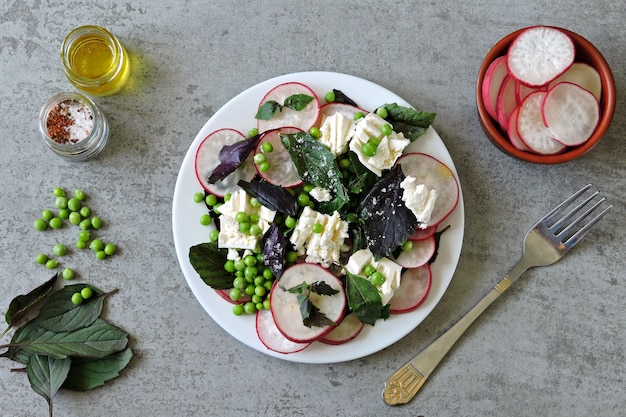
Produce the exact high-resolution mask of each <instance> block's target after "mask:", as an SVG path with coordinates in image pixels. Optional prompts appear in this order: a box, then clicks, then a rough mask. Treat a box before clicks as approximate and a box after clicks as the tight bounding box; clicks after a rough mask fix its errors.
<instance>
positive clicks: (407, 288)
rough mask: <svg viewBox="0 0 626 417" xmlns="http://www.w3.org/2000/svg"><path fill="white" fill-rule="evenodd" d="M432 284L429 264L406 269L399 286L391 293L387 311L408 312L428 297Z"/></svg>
mask: <svg viewBox="0 0 626 417" xmlns="http://www.w3.org/2000/svg"><path fill="white" fill-rule="evenodd" d="M431 286H432V273H431V270H430V265H428V264H426V265H424V266H421V267H419V268H413V269H407V270H406V271H405V272H404V273H403V274H402V278H401V279H400V286H399V287H398V289H397V290H396V292H395V293H394V295H393V298H392V299H391V302H390V306H389V307H390V308H389V311H390V312H391V313H392V314H401V313H408V312H409V311H413V310H415V309H416V308H418V307H419V306H420V305H421V304H422V303H423V302H424V301H425V300H426V298H427V297H428V294H429V293H430V287H431Z"/></svg>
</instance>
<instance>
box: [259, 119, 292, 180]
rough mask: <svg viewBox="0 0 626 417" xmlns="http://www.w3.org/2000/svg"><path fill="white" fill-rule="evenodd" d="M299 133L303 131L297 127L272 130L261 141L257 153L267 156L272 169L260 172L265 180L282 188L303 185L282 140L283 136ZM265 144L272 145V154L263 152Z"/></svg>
mask: <svg viewBox="0 0 626 417" xmlns="http://www.w3.org/2000/svg"><path fill="white" fill-rule="evenodd" d="M297 132H301V130H300V129H298V128H295V127H282V128H280V129H274V130H270V131H269V132H267V133H266V134H265V135H263V138H262V139H261V140H260V141H259V145H258V147H257V149H256V153H264V154H265V158H266V160H267V162H268V163H269V164H270V169H268V170H267V171H265V172H261V171H259V175H260V176H261V177H263V179H265V180H266V181H268V182H271V183H272V184H274V185H280V186H282V187H295V186H297V185H300V184H302V178H300V175H299V174H298V169H297V168H296V165H295V164H294V163H293V160H292V159H291V156H290V155H289V152H288V151H287V148H285V146H284V145H283V143H282V142H281V140H280V135H281V134H290V133H297ZM265 142H269V143H270V144H271V145H272V147H273V150H272V152H263V144H264V143H265ZM257 170H258V166H257Z"/></svg>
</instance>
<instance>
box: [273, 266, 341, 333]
mask: <svg viewBox="0 0 626 417" xmlns="http://www.w3.org/2000/svg"><path fill="white" fill-rule="evenodd" d="M316 281H324V282H325V283H326V284H328V285H330V287H331V288H333V289H335V290H337V291H338V293H337V294H334V295H318V294H313V293H311V295H310V300H311V302H312V303H313V305H315V306H316V307H317V308H318V309H319V310H320V312H321V313H323V314H325V315H326V317H328V319H330V320H331V321H333V322H335V323H339V322H340V321H341V319H342V318H343V316H344V313H345V309H346V294H345V291H344V289H343V285H342V284H341V280H339V278H337V277H335V276H334V275H333V274H331V273H330V272H329V271H328V270H326V269H324V268H322V267H321V266H320V265H317V264H310V263H300V264H295V265H293V266H291V267H289V268H287V269H286V270H285V271H284V272H283V275H282V276H281V278H280V281H278V283H277V284H275V285H274V287H273V288H272V291H271V293H270V309H271V311H272V315H273V316H274V321H275V322H276V326H277V327H278V329H279V330H280V332H281V333H282V334H283V335H284V336H285V337H286V338H287V339H289V340H291V341H292V342H297V343H307V342H312V341H314V340H317V339H319V338H320V337H322V336H324V335H325V334H327V333H328V332H330V331H331V330H332V329H333V328H334V327H335V326H332V325H328V326H311V327H307V326H305V325H304V323H303V320H302V314H301V312H300V305H299V304H298V299H297V295H296V294H292V293H290V292H289V291H288V290H289V289H290V288H293V287H295V286H297V285H300V284H302V283H303V282H306V283H307V284H311V283H313V282H316Z"/></svg>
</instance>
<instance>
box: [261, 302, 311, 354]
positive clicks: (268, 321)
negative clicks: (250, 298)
mask: <svg viewBox="0 0 626 417" xmlns="http://www.w3.org/2000/svg"><path fill="white" fill-rule="evenodd" d="M256 334H257V336H258V337H259V340H260V341H261V343H263V345H264V346H265V347H266V348H268V349H269V350H273V351H274V352H278V353H285V354H289V353H296V352H300V351H302V350H304V349H306V348H307V347H309V346H310V345H311V344H310V343H296V342H292V341H291V340H289V339H287V338H286V337H285V336H283V334H282V333H281V332H280V330H278V327H276V323H275V322H274V317H273V316H272V312H271V311H269V310H259V311H257V313H256Z"/></svg>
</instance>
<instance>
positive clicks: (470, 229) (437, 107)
mask: <svg viewBox="0 0 626 417" xmlns="http://www.w3.org/2000/svg"><path fill="white" fill-rule="evenodd" d="M82 24H99V25H102V26H104V27H106V28H108V29H110V30H111V31H112V32H113V33H115V34H116V35H118V37H119V38H120V39H121V40H122V41H123V42H124V43H125V45H126V46H127V47H128V49H129V50H130V51H131V53H132V55H133V74H132V82H131V85H130V87H129V88H128V89H126V90H125V91H124V92H122V93H120V94H118V95H114V96H110V97H106V98H99V99H97V103H98V104H99V105H100V107H101V108H102V110H103V111H104V112H105V113H106V114H107V116H108V118H109V121H110V124H111V132H112V133H111V139H110V143H109V145H108V146H107V147H106V149H105V150H104V152H103V153H102V154H101V155H100V156H99V157H97V158H96V159H94V160H91V161H89V162H87V163H83V164H71V163H66V162H62V161H60V160H59V159H57V158H56V157H54V156H53V155H52V154H51V153H50V152H49V151H48V150H47V149H46V148H45V147H44V146H43V144H42V143H41V142H40V139H39V136H38V133H37V113H38V111H39V109H40V107H41V105H42V103H43V102H44V100H45V99H47V98H48V97H49V96H51V95H52V94H54V93H57V92H60V91H65V90H70V91H71V90H73V88H72V87H71V85H70V84H69V83H68V81H67V80H66V78H65V76H64V75H63V72H62V67H61V62H60V59H59V49H60V45H61V42H62V39H63V37H64V36H65V34H66V33H67V32H68V31H69V30H70V29H71V28H73V27H75V26H78V25H82ZM535 24H552V25H558V26H562V27H565V28H568V29H570V30H573V31H575V32H578V33H579V34H581V35H583V36H585V37H587V38H588V39H589V40H591V41H592V42H593V43H594V44H595V45H596V46H597V47H598V49H599V50H600V51H601V52H602V53H603V54H604V56H605V57H606V59H607V61H608V62H609V64H610V65H611V66H612V68H613V74H614V77H615V80H616V83H617V96H618V102H617V109H616V113H615V119H614V121H613V124H612V126H611V128H610V130H609V132H608V134H607V135H606V137H605V138H604V139H603V141H602V142H601V143H600V144H599V145H598V146H597V147H596V148H595V149H593V151H592V152H590V153H589V154H588V155H586V156H584V157H583V158H581V159H579V160H577V161H574V162H570V163H566V164H562V165H557V166H542V165H532V164H529V163H525V162H520V161H517V160H514V159H512V158H510V157H508V156H505V155H504V154H502V153H501V152H500V151H498V150H497V149H495V148H494V147H493V146H492V145H491V144H490V143H489V142H488V141H487V139H486V138H485V136H484V135H483V133H482V131H481V128H480V126H479V123H478V121H477V118H476V108H475V104H474V100H475V97H474V84H475V77H476V73H477V70H478V67H479V65H480V62H481V59H482V56H483V55H484V54H485V53H486V52H487V50H488V49H489V48H490V47H491V45H493V44H494V43H495V42H496V41H497V40H498V39H500V38H501V37H502V36H504V35H506V34H507V33H509V32H511V31H513V30H516V29H518V28H520V27H524V26H529V25H535ZM625 42H626V29H625V26H624V4H623V2H621V1H615V0H594V1H588V0H583V1H571V0H557V1H553V2H545V1H537V0H532V1H527V2H521V1H520V2H513V3H511V2H494V1H484V0H478V1H477V0H470V1H466V2H456V1H450V0H443V1H439V2H432V1H428V2H427V1H409V0H398V1H389V2H385V1H362V0H361V1H354V0H348V1H341V2H337V1H329V0H321V1H307V2H302V1H297V2H286V1H276V0H270V1H262V2H246V1H231V2H217V1H199V0H187V1H171V2H169V1H166V0H154V1H153V0H136V1H132V2H131V1H127V2H117V1H113V0H101V1H98V2H96V3H95V4H94V3H93V2H75V1H60V2H52V1H48V0H7V1H4V2H2V4H1V5H0V62H2V65H1V68H2V70H1V71H0V111H1V114H2V117H1V119H0V137H1V138H2V139H1V141H2V151H1V152H0V177H2V193H1V195H2V197H1V198H2V204H0V218H1V219H2V221H1V222H0V270H1V271H2V276H1V277H0V282H1V289H2V290H1V291H0V307H1V308H0V310H1V311H5V310H4V309H5V308H6V306H8V304H9V302H10V300H11V299H12V298H13V297H14V296H16V295H17V294H21V293H24V292H26V291H28V290H30V289H31V288H32V287H33V286H34V285H35V284H36V283H39V282H42V281H43V280H44V279H45V278H47V277H48V275H49V272H48V271H46V270H44V269H42V267H41V266H39V265H36V264H35V263H34V257H35V255H36V254H37V253H39V252H40V251H42V250H43V249H42V247H44V248H45V245H48V244H53V243H55V242H54V241H55V239H57V237H55V235H54V234H45V235H41V234H37V233H35V232H34V230H33V228H32V225H31V224H32V220H33V219H34V218H35V217H36V216H38V214H39V211H40V210H41V208H43V207H44V206H45V205H46V204H47V202H50V204H52V200H50V195H51V194H50V190H51V189H52V188H54V187H56V186H62V187H65V188H66V189H68V190H71V189H74V188H78V187H80V188H83V189H84V190H86V191H87V192H88V194H90V195H91V196H93V203H92V205H93V208H94V209H95V210H97V211H98V212H100V213H102V215H103V216H104V217H105V218H106V219H109V222H108V226H107V229H106V230H105V232H106V235H107V236H110V237H111V239H112V240H115V241H116V242H117V243H118V246H119V248H120V250H119V253H118V254H117V255H116V256H115V257H112V258H111V259H109V260H107V261H106V262H99V261H96V260H95V259H93V257H91V256H88V255H83V254H82V253H81V254H76V255H74V256H76V257H77V259H79V261H77V262H80V265H79V266H77V269H79V270H81V271H83V275H82V276H81V277H79V278H78V279H79V281H77V282H92V283H94V284H97V285H100V286H101V287H103V288H119V289H120V292H119V293H118V294H116V295H115V296H114V297H112V298H111V299H110V300H109V302H108V304H107V305H108V307H107V310H106V315H107V317H108V318H109V319H110V320H111V321H112V322H114V323H116V324H119V325H121V326H122V327H124V328H125V329H126V330H128V331H129V332H130V333H131V335H132V338H131V346H132V347H133V348H134V350H135V352H136V357H135V358H134V360H133V362H132V364H131V365H130V367H129V368H128V369H126V370H125V371H124V373H123V375H122V376H121V377H120V378H119V379H117V380H115V381H113V382H112V383H110V384H108V385H107V386H106V387H104V388H99V389H97V390H95V391H92V392H89V393H85V394H82V393H74V392H69V391H60V392H59V393H58V394H57V396H56V398H55V415H58V416H68V417H69V416H82V417H89V416H105V415H112V416H120V417H121V416H151V417H165V416H167V417H170V416H224V417H226V416H314V415H317V416H331V415H332V416H334V415H344V416H382V415H386V416H427V417H442V416H481V417H485V416H529V417H530V416H532V417H534V416H553V417H566V416H567V417H571V416H581V417H583V416H609V417H610V416H623V415H624V411H623V407H624V404H625V403H626V393H625V392H624V386H625V383H624V374H625V367H624V361H625V357H624V355H625V354H624V345H626V335H625V331H624V323H625V321H626V308H625V303H624V298H625V297H624V296H625V293H626V291H625V290H624V284H623V276H624V270H625V269H626V262H625V259H626V249H624V247H625V246H624V243H623V240H624V239H625V238H626V221H625V220H624V219H625V214H626V212H625V209H624V201H625V198H626V186H625V184H626V183H625V180H624V177H625V175H626V162H625V161H626V150H625V147H624V141H623V140H624V133H623V132H624V131H625V130H626V118H625V116H624V109H625V103H624V96H623V94H622V93H623V91H624V86H625V83H626V74H625V65H624V59H623V58H624V56H626V46H625ZM309 70H325V71H337V72H342V73H348V74H353V75H356V76H359V77H362V78H365V79H368V80H371V81H373V82H376V83H378V84H381V85H383V86H384V87H387V88H389V89H390V90H392V91H394V92H396V93H398V94H399V95H401V96H402V97H404V98H405V99H406V100H407V101H409V102H410V103H411V104H413V105H414V106H419V107H423V108H427V109H431V110H433V111H435V112H436V113H437V114H438V116H437V120H436V122H435V128H436V129H437V131H438V132H439V133H440V135H441V136H442V138H443V140H444V142H445V143H446V145H447V147H448V148H449V151H450V153H451V155H452V157H453V159H454V161H455V163H456V167H457V169H458V172H459V175H460V179H461V184H462V187H463V191H464V196H465V210H466V228H465V240H464V245H463V251H462V254H461V257H460V261H459V265H458V269H457V272H456V274H455V276H454V278H453V281H452V283H451V285H450V287H449V289H448V291H447V292H446V294H445V296H444V297H443V299H442V300H441V302H440V303H439V305H438V306H437V307H436V308H435V310H434V311H433V312H432V314H431V315H430V316H429V317H428V318H427V319H426V320H425V321H424V322H423V323H422V324H421V325H420V326H419V327H418V328H417V329H416V330H414V331H413V332H411V333H410V334H409V335H408V336H406V337H405V338H404V339H402V340H400V341H399V342H397V343H395V344H394V345H392V346H391V347H389V348H387V349H385V350H383V351H381V352H378V353H375V354H373V355H370V356H368V357H365V358H362V359H358V360H355V361H351V362H347V363H339V364H332V365H306V364H297V363H291V362H286V361H282V360H279V359H275V358H272V357H269V356H267V355H264V354H262V353H259V352H257V351H255V350H252V349H250V348H248V347H246V346H245V345H242V344H241V343H239V342H237V341H236V340H235V339H234V338H232V337H231V336H230V335H228V334H227V333H226V332H225V331H224V330H222V329H221V328H220V327H219V326H218V325H217V324H216V323H215V322H214V321H213V320H212V319H211V318H210V317H209V316H208V315H207V314H206V313H205V312H204V310H203V309H202V307H201V306H200V304H199V303H198V302H197V301H196V299H195V298H194V296H193V294H192V292H191V291H190V289H189V287H188V286H187V284H186V281H185V279H184V277H183V275H182V273H181V270H180V268H179V265H178V262H177V259H176V254H175V248H174V242H173V237H172V230H171V207H172V195H173V192H174V185H175V181H176V176H177V172H178V169H179V167H180V164H181V162H182V159H183V157H184V155H185V152H186V151H187V149H188V147H189V145H190V144H191V142H192V140H193V138H194V136H195V135H196V133H197V132H198V131H199V129H200V128H201V127H202V126H203V124H204V123H205V122H206V121H207V119H208V118H210V117H211V116H212V115H213V114H214V113H215V112H216V111H217V110H218V109H219V108H220V107H221V106H222V105H223V104H224V103H226V102H227V101H228V100H229V99H230V98H232V97H233V96H235V95H236V94H238V93H239V92H241V91H242V90H244V89H245V88H247V87H250V86H252V85H255V84H257V83H259V82H261V81H263V80H266V79H268V78H271V77H274V76H277V75H282V74H286V73H291V72H298V71H309ZM587 182H591V183H594V184H596V185H597V187H599V188H600V189H601V190H603V191H604V192H605V193H606V195H607V197H608V199H609V200H610V201H612V202H613V204H614V205H615V209H614V211H613V212H612V214H611V215H610V217H609V218H607V219H606V221H604V222H603V223H602V224H601V226H600V227H599V228H598V229H597V230H596V231H594V233H592V234H591V235H590V236H589V238H588V239H587V240H586V241H585V243H584V244H582V245H581V246H580V247H578V248H577V249H576V251H575V253H573V254H571V255H570V256H568V257H567V258H566V259H565V260H563V261H562V262H560V263H559V264H556V265H554V266H551V267H549V268H544V269H536V270H533V271H530V272H529V273H527V274H526V276H525V278H524V279H523V281H521V282H520V283H519V285H517V286H515V287H514V288H512V289H511V290H510V291H509V292H508V293H507V294H506V297H502V299H500V300H498V301H497V302H496V303H495V304H494V305H493V306H492V308H491V309H490V310H489V311H488V312H487V313H486V314H485V315H484V316H483V317H482V318H480V319H479V321H478V322H477V323H476V325H475V326H474V327H472V328H471V329H470V331H469V332H468V333H467V334H466V336H465V337H464V338H463V339H462V340H461V342H460V343H459V344H458V345H457V346H456V347H455V348H454V349H453V350H452V352H451V354H450V355H449V356H448V357H447V358H446V359H445V360H444V362H443V364H442V366H441V367H440V368H439V369H438V370H437V371H436V373H435V374H434V375H433V376H432V378H431V379H430V381H429V382H427V384H426V385H425V387H424V388H423V389H422V391H421V392H420V394H419V395H418V397H417V398H416V399H415V400H414V401H413V402H412V403H410V404H409V405H406V406H402V407H397V408H391V407H388V406H386V405H385V404H384V403H383V402H382V400H381V390H382V386H383V381H384V380H385V379H386V378H387V377H388V376H389V375H390V373H391V372H392V371H393V370H395V369H396V368H397V367H398V366H400V365H401V364H403V363H404V362H405V361H406V360H408V359H409V358H410V357H412V356H413V355H414V354H415V353H416V352H417V351H419V350H420V349H422V348H423V347H425V346H426V345H427V344H428V343H429V342H430V341H432V340H434V339H435V338H436V337H437V336H438V335H439V334H441V333H442V332H443V331H444V330H446V329H447V328H449V327H450V326H451V325H452V324H453V323H454V322H455V321H456V320H457V319H458V318H459V317H460V316H462V315H463V314H464V313H465V312H466V311H467V310H468V309H469V308H471V306H472V305H473V304H474V303H475V302H476V301H478V300H479V299H480V297H481V296H482V295H483V294H485V293H486V292H487V291H488V290H489V289H490V288H491V287H492V285H493V284H494V283H495V282H497V280H498V279H499V278H500V277H501V276H502V275H503V274H504V273H506V271H507V268H508V267H509V266H511V265H512V264H513V262H514V261H515V260H516V259H517V257H518V256H519V254H520V241H521V238H522V236H523V233H524V232H525V230H526V228H527V227H528V226H529V225H530V224H532V222H533V221H534V220H535V219H536V218H538V217H539V216H540V215H541V214H542V213H543V212H544V211H545V210H546V209H547V208H548V207H550V206H552V205H553V204H555V203H556V202H558V201H560V200H561V199H562V198H564V197H565V196H566V195H569V194H570V193H571V192H573V191H574V190H575V189H578V188H579V186H581V185H583V184H585V183H587ZM10 334H11V333H10ZM8 338H9V336H6V337H5V338H4V339H3V341H2V343H5V342H6V341H7V340H8ZM0 364H1V367H0V404H1V411H0V414H1V415H2V416H7V417H8V416H11V417H22V416H44V415H47V409H46V404H45V401H44V400H43V399H42V398H41V397H40V396H38V395H37V394H35V393H34V391H32V390H31V389H30V387H29V384H28V381H27V378H26V376H25V375H23V374H20V373H15V372H10V369H11V368H12V367H13V366H14V364H12V363H10V362H9V361H8V360H6V359H5V360H2V361H0Z"/></svg>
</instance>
